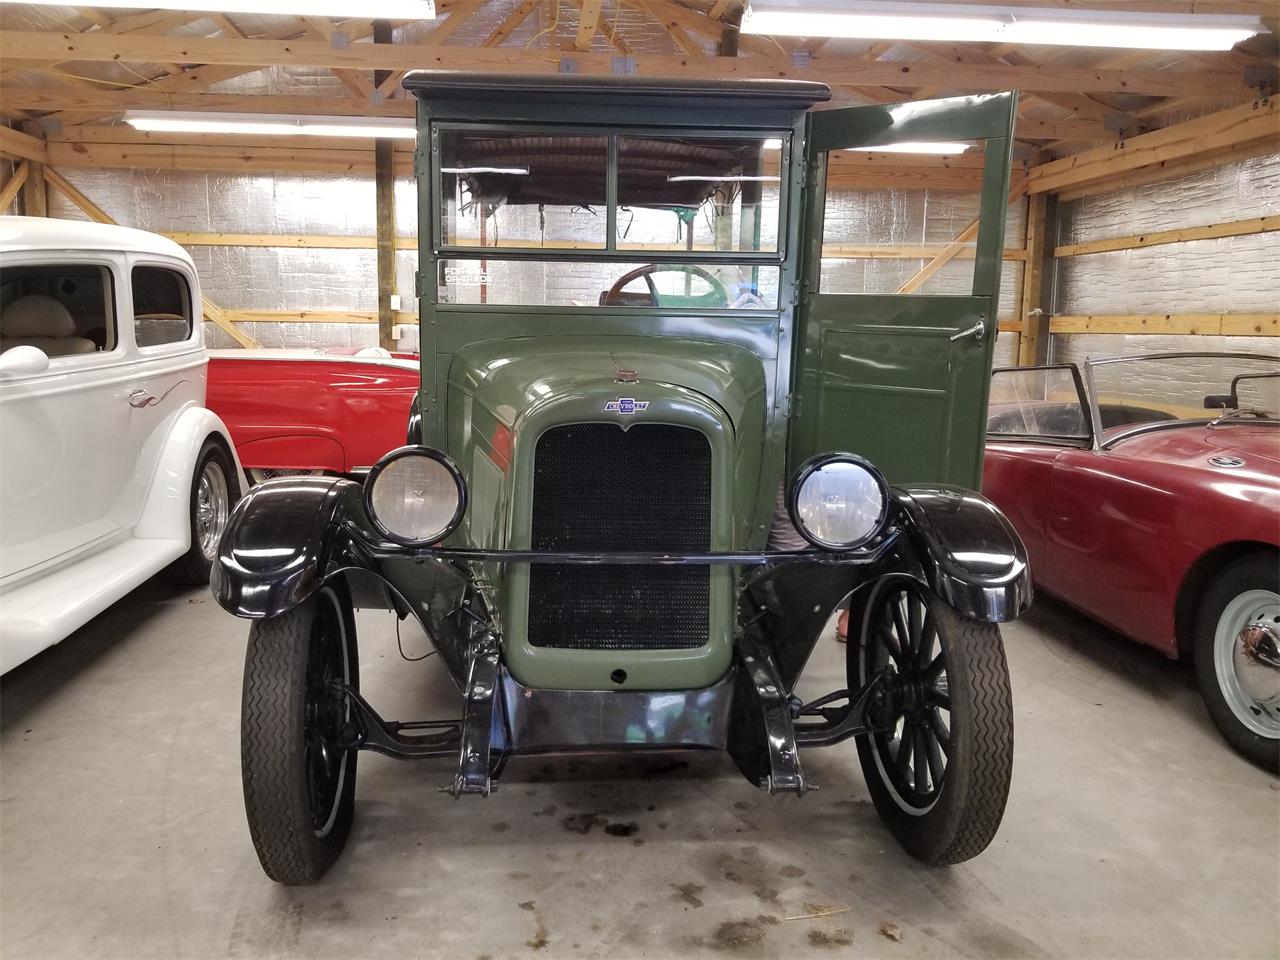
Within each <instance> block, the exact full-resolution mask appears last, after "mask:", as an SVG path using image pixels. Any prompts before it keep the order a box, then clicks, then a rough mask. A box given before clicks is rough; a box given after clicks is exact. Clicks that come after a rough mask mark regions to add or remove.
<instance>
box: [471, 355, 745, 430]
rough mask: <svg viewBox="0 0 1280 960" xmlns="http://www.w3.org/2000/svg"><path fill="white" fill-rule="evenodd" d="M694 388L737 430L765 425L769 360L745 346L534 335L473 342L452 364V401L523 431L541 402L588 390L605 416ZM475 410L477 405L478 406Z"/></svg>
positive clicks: (638, 410) (638, 416) (635, 411)
mask: <svg viewBox="0 0 1280 960" xmlns="http://www.w3.org/2000/svg"><path fill="white" fill-rule="evenodd" d="M672 390H675V391H676V392H680V391H691V392H692V393H694V394H697V395H698V396H699V397H700V398H702V399H703V400H705V401H709V402H710V403H711V404H713V405H714V406H715V407H716V408H718V409H719V410H720V411H722V412H723V414H724V415H725V416H726V417H727V419H728V421H729V425H730V426H731V428H732V429H733V431H734V432H735V433H736V434H738V435H742V434H743V433H744V432H747V433H750V432H752V431H753V428H754V429H755V430H763V426H764V419H765V396H766V392H765V377H764V367H763V365H762V364H761V361H760V359H759V358H758V357H756V356H755V355H754V354H752V353H750V352H749V351H747V350H744V349H742V348H741V347H735V346H732V345H729V344H724V343H707V342H705V341H701V340H686V339H680V338H662V339H659V338H656V337H654V338H648V337H529V338H515V339H510V340H489V341H485V342H482V343H477V344H472V345H471V346H469V347H467V348H465V349H463V350H461V351H459V352H458V354H457V355H456V356H455V357H454V359H453V363H452V364H451V365H450V368H449V394H450V397H449V403H450V406H452V405H453V403H454V402H455V400H458V401H462V402H464V403H465V402H466V401H467V400H470V402H471V403H472V404H474V405H478V406H480V407H481V408H482V409H483V410H484V411H485V412H487V413H488V415H489V416H490V417H492V418H493V419H494V420H495V421H496V422H497V424H500V425H502V426H504V427H505V428H506V429H507V430H509V431H512V432H517V431H518V430H519V424H520V420H521V419H522V418H523V417H525V416H527V415H529V414H530V413H531V412H532V411H534V410H536V409H539V408H540V407H542V406H544V405H547V404H553V403H557V402H560V401H562V400H564V399H565V398H569V397H577V398H580V399H582V400H584V401H586V400H587V398H588V397H589V398H590V400H589V401H588V403H590V404H593V405H592V406H591V407H590V408H591V409H594V407H595V406H598V407H599V414H600V417H599V418H600V419H612V418H613V417H614V416H619V417H622V418H626V417H634V418H635V420H636V422H639V421H640V420H642V419H643V416H644V409H645V408H644V404H647V403H648V402H650V400H649V399H648V398H649V396H650V395H655V396H656V394H658V393H662V394H670V393H671V391H672ZM473 416H474V411H473Z"/></svg>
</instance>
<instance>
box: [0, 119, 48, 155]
mask: <svg viewBox="0 0 1280 960" xmlns="http://www.w3.org/2000/svg"><path fill="white" fill-rule="evenodd" d="M0 156H6V157H12V158H13V159H15V160H33V161H35V162H36V163H47V162H48V161H49V148H48V147H47V146H46V144H45V142H44V141H43V140H41V139H40V138H39V137H33V136H31V134H29V133H23V132H22V131H21V130H14V129H13V128H12V127H0Z"/></svg>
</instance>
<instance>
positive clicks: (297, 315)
mask: <svg viewBox="0 0 1280 960" xmlns="http://www.w3.org/2000/svg"><path fill="white" fill-rule="evenodd" d="M222 314H223V317H224V318H225V319H226V320H228V321H229V322H232V323H377V322H378V312H377V311H376V310H223V311H222ZM395 322H396V323H417V322H418V315H417V314H416V313H412V312H409V311H405V310H398V311H396V313H395Z"/></svg>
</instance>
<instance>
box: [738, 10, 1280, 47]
mask: <svg viewBox="0 0 1280 960" xmlns="http://www.w3.org/2000/svg"><path fill="white" fill-rule="evenodd" d="M742 32H743V33H754V34H765V35H772V36H789V37H849V38H857V39H862V40H943V41H953V42H962V41H963V42H985V43H1025V44H1056V45H1059V46H1084V47H1124V48H1134V49H1146V50H1230V49H1231V48H1232V47H1233V46H1235V45H1236V44H1237V43H1239V42H1240V41H1242V40H1245V39H1248V38H1249V37H1251V36H1254V35H1255V34H1258V33H1266V32H1268V31H1267V28H1266V26H1265V25H1264V24H1263V22H1262V21H1261V20H1260V19H1259V18H1257V17H1251V16H1238V15H1210V14H1200V13H1141V12H1135V11H1113V10H1071V9H1058V8H1053V9H1047V8H1043V7H1022V6H1000V5H985V4H983V5H979V4H961V3H920V2H905V0H904V2H880V3H877V2H866V3H863V2H860V3H857V4H851V3H847V2H837V0H751V2H750V3H749V4H748V5H747V10H746V13H745V14H744V15H743V20H742Z"/></svg>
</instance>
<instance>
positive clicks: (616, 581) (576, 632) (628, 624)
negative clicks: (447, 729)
mask: <svg viewBox="0 0 1280 960" xmlns="http://www.w3.org/2000/svg"><path fill="white" fill-rule="evenodd" d="M532 546H533V548H534V549H535V550H582V551H602V550H661V551H665V552H670V553H676V552H701V551H705V550H709V549H710V548H711V446H710V444H709V443H708V442H707V438H706V437H705V436H703V435H702V434H701V433H699V432H698V431H697V430H692V429H690V428H688V427H675V426H669V425H667V424H658V423H641V424H636V425H635V426H633V427H631V428H630V429H628V430H626V431H624V430H622V429H621V428H620V427H617V426H614V425H613V424H610V423H575V424H570V425H568V426H563V427H553V428H551V429H550V430H548V431H547V432H546V433H544V434H543V435H542V436H541V438H539V440H538V448H537V452H536V453H535V460H534V475H533V540H532ZM710 583H711V573H710V570H709V568H707V567H662V566H634V565H617V564H612V565H610V564H602V565H600V566H556V565H551V564H533V565H532V566H531V567H530V568H529V642H530V643H531V644H533V645H534V646H536V647H568V648H573V649H578V650H648V649H689V648H691V647H700V646H702V645H703V644H705V643H706V642H707V613H708V596H709V592H710Z"/></svg>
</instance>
